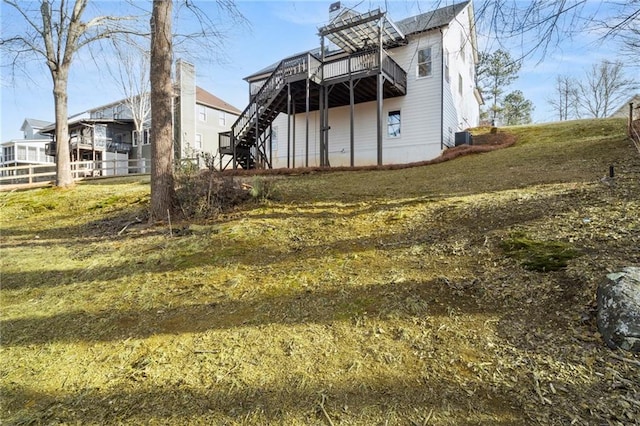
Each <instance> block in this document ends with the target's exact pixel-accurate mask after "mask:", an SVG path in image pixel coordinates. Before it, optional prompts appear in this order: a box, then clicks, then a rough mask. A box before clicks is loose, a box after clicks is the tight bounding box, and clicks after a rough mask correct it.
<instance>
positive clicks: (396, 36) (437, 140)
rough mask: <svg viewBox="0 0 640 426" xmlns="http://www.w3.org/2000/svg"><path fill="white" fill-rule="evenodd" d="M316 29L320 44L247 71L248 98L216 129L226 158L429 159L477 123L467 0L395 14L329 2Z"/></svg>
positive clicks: (246, 163) (292, 163)
mask: <svg viewBox="0 0 640 426" xmlns="http://www.w3.org/2000/svg"><path fill="white" fill-rule="evenodd" d="M319 35H320V36H321V46H320V49H316V50H313V51H309V52H304V53H302V54H298V55H294V56H291V57H288V58H285V59H284V60H282V61H281V62H279V63H276V64H273V65H272V66H269V67H267V68H265V69H263V70H261V71H258V72H256V73H255V74H252V75H250V76H248V77H246V78H245V80H246V81H247V82H248V83H249V94H250V104H249V106H248V107H247V108H246V109H245V111H244V112H243V114H242V115H241V116H240V118H239V119H238V120H237V122H236V123H234V125H233V126H232V130H231V131H230V132H228V133H226V134H221V137H220V152H221V154H223V156H224V163H223V164H222V165H223V166H225V165H227V166H228V165H233V167H242V168H254V167H274V168H280V167H300V166H360V165H375V164H379V165H381V164H394V163H409V162H415V161H421V160H429V159H432V158H435V157H437V156H438V155H440V154H441V152H442V150H443V149H446V148H447V147H452V146H454V145H455V142H456V133H459V132H463V131H464V130H466V129H468V128H470V127H475V126H477V125H478V123H479V118H480V104H481V103H482V99H481V96H480V93H479V92H478V90H477V88H476V74H475V69H476V62H477V60H478V58H477V47H476V35H475V25H474V16H473V6H472V3H471V2H470V1H465V2H462V3H458V4H455V5H453V6H447V7H443V8H440V9H437V10H434V11H431V12H427V13H423V14H421V15H417V16H412V17H410V18H407V19H403V20H401V21H399V22H393V21H392V20H391V19H390V18H389V17H388V16H387V15H386V13H385V12H382V11H380V10H373V11H369V12H365V13H358V12H355V11H353V10H352V9H343V8H341V7H340V4H339V3H334V4H332V5H331V8H330V22H329V24H328V25H326V26H324V27H322V28H319ZM459 136H464V134H462V133H461V134H459Z"/></svg>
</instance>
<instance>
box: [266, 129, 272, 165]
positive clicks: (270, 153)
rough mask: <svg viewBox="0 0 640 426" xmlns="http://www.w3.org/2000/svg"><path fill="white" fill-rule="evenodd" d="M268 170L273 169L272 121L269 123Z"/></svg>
mask: <svg viewBox="0 0 640 426" xmlns="http://www.w3.org/2000/svg"><path fill="white" fill-rule="evenodd" d="M265 150H266V147H265ZM269 168H270V169H271V168H273V121H272V122H271V123H269Z"/></svg>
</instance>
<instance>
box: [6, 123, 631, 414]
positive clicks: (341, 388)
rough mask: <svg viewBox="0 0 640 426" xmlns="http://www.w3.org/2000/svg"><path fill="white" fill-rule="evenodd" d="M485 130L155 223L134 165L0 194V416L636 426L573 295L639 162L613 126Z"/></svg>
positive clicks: (622, 253)
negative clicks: (478, 149) (470, 142)
mask: <svg viewBox="0 0 640 426" xmlns="http://www.w3.org/2000/svg"><path fill="white" fill-rule="evenodd" d="M504 131H506V132H510V133H512V134H515V135H516V136H517V138H518V140H517V143H516V144H515V145H514V146H512V147H510V148H505V149H501V150H497V151H493V152H489V153H484V154H478V155H470V156H465V157H461V158H458V159H455V160H452V161H448V162H445V163H440V164H435V165H431V166H426V167H416V168H409V169H403V170H387V171H358V172H322V173H312V174H306V175H300V176H285V177H283V176H277V177H269V178H268V179H270V184H271V185H272V186H273V190H274V196H273V197H272V199H270V200H267V201H262V202H256V201H254V202H251V203H248V204H246V205H244V206H242V207H241V208H238V209H236V210H234V211H231V212H227V213H225V214H223V215H221V216H220V217H218V218H216V219H215V220H214V219H211V220H201V221H197V222H190V223H187V222H179V223H173V224H172V227H171V229H170V228H169V227H168V226H167V225H149V224H147V223H146V221H145V222H143V223H137V221H136V220H135V219H136V217H143V216H144V212H145V210H146V208H147V206H148V202H149V182H148V178H146V179H145V178H140V177H138V178H129V179H111V180H102V181H92V182H85V183H82V184H80V185H78V186H77V187H76V188H74V189H72V190H58V189H52V188H45V189H37V190H30V191H22V192H12V193H0V220H1V225H0V233H1V243H0V249H1V253H0V254H1V256H0V259H1V262H2V269H1V272H2V275H1V286H2V287H1V300H0V304H1V312H0V324H1V328H0V332H1V343H2V345H1V348H0V385H1V392H2V393H1V404H2V405H1V407H0V422H2V423H3V424H76V423H77V424H206V425H214V424H220V425H223V424H224V425H267V424H269V425H271V424H279V425H309V424H317V425H325V424H326V425H332V424H333V425H427V424H428V425H467V424H469V425H477V424H486V425H498V424H504V425H530V424H544V425H547V424H567V425H568V424H578V425H591V424H598V425H600V424H611V425H630V424H637V423H634V422H637V421H638V419H639V418H640V367H639V365H640V364H639V363H640V358H638V357H634V356H633V355H631V354H629V353H621V352H612V351H611V350H609V349H608V348H607V347H606V346H605V345H604V344H603V342H602V340H601V339H600V336H599V334H598V333H597V329H596V325H595V317H594V307H595V291H596V287H597V285H598V283H599V282H601V280H602V278H603V277H604V275H605V274H606V273H608V272H609V271H612V270H615V269H618V268H621V267H623V266H639V265H640V249H638V247H640V199H639V194H640V156H639V155H638V153H637V151H635V149H634V148H633V146H632V144H631V142H629V141H628V140H627V139H626V138H625V136H624V122H623V121H621V120H595V121H588V120H585V121H575V122H567V123H562V124H551V125H538V126H528V127H514V128H508V129H505V130H504ZM610 165H613V166H614V167H615V172H616V177H615V179H614V181H613V182H609V181H602V180H601V178H602V177H604V176H605V175H607V174H608V172H609V166H610ZM254 179H267V178H254ZM521 241H526V242H527V244H528V245H524V246H522V247H524V248H521V250H520V251H518V252H517V255H516V254H514V252H513V251H510V249H509V247H515V242H521ZM518 247H521V246H518ZM531 247H536V249H535V250H534V249H532V248H531ZM560 252H562V254H570V256H568V260H567V266H566V267H562V268H560V269H557V270H548V269H553V268H552V267H551V266H552V264H553V260H555V259H556V258H557V257H558V256H559V255H560ZM534 255H535V256H538V257H536V261H537V262H538V263H536V265H538V264H541V265H542V267H537V268H532V267H530V265H531V263H527V262H528V261H529V260H531V259H530V257H532V256H534Z"/></svg>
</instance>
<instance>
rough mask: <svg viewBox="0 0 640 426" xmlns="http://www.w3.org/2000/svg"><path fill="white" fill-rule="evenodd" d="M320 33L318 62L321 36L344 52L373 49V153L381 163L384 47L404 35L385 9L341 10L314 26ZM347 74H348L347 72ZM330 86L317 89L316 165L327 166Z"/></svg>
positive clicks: (322, 44) (322, 42) (401, 41)
mask: <svg viewBox="0 0 640 426" xmlns="http://www.w3.org/2000/svg"><path fill="white" fill-rule="evenodd" d="M318 34H319V35H320V54H321V62H322V63H323V64H324V63H325V55H326V51H325V38H326V39H327V40H328V41H330V42H331V43H333V44H334V45H335V46H337V47H338V48H339V49H340V50H341V51H342V52H344V53H345V54H347V55H352V54H355V53H357V52H362V51H373V50H375V51H377V54H378V58H377V64H378V67H377V89H376V93H377V94H376V102H377V108H376V110H377V152H378V164H379V165H382V138H383V122H382V106H383V98H384V92H383V90H384V76H383V73H382V71H383V70H382V64H383V51H384V48H391V47H396V46H400V45H402V44H405V43H406V40H405V36H404V34H403V33H402V31H400V29H399V28H398V27H397V26H396V25H395V23H394V22H393V21H391V20H390V19H389V18H387V17H386V12H382V11H381V10H380V9H376V10H371V11H368V12H365V13H356V12H354V11H353V10H351V9H344V10H343V11H341V12H340V13H338V15H337V16H335V17H334V18H333V19H332V20H331V22H330V23H329V24H327V25H325V26H323V27H321V28H319V29H318ZM350 74H351V73H350ZM351 77H352V76H351V75H350V76H349V80H348V83H349V98H350V107H351V109H350V120H351V130H350V133H351V135H350V140H351V165H352V166H353V163H354V159H353V152H354V123H353V121H354V93H353V90H354V87H355V86H354V79H353V78H351ZM330 90H331V88H330V87H328V86H326V85H323V86H322V87H321V88H320V91H321V94H320V164H321V165H322V166H329V149H328V144H329V135H328V131H329V123H328V121H329V113H328V106H329V100H328V96H329V92H330Z"/></svg>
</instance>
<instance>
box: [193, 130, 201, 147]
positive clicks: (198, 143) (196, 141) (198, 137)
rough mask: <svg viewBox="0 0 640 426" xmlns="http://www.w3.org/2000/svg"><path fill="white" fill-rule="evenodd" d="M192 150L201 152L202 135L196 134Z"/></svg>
mask: <svg viewBox="0 0 640 426" xmlns="http://www.w3.org/2000/svg"><path fill="white" fill-rule="evenodd" d="M198 145H199V146H198ZM193 148H194V149H195V150H196V151H202V133H196V136H195V138H194V139H193Z"/></svg>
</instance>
